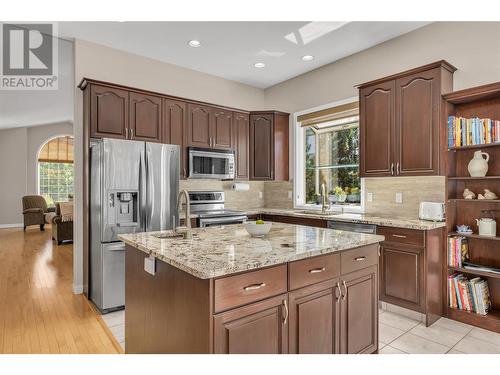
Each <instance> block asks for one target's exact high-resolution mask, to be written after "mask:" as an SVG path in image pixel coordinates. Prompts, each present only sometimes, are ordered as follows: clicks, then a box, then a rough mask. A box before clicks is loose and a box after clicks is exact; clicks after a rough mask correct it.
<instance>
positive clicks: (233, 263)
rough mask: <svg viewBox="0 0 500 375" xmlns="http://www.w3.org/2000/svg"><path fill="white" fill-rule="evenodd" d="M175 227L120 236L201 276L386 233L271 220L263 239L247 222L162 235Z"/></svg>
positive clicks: (284, 259) (254, 266)
mask: <svg viewBox="0 0 500 375" xmlns="http://www.w3.org/2000/svg"><path fill="white" fill-rule="evenodd" d="M171 233H172V231H162V232H147V233H134V234H122V235H119V236H118V238H119V239H120V240H122V241H123V242H125V243H126V244H128V245H131V246H133V247H135V248H137V249H139V250H141V251H143V252H145V253H146V254H150V255H153V256H154V257H155V258H157V259H159V260H161V261H164V262H165V263H168V264H170V265H172V266H174V267H176V268H179V269H181V270H183V271H185V272H187V273H190V274H191V275H194V276H196V277H198V278H200V279H210V278H215V277H220V276H225V275H229V274H232V273H237V272H242V271H248V270H255V269H258V268H262V267H268V266H273V265H277V264H283V263H287V262H290V261H294V260H299V259H304V258H309V257H313V256H317V255H321V254H328V253H335V252H340V251H344V250H348V249H351V248H355V247H359V246H365V245H371V244H375V243H378V242H381V241H383V240H384V236H379V235H371V234H362V233H354V232H346V231H340V230H333V229H323V228H314V227H308V226H302V225H290V224H282V223H273V225H272V227H271V231H270V232H269V234H268V235H267V236H266V237H265V238H252V237H250V235H249V234H248V232H247V231H246V229H245V227H244V226H243V225H241V224H240V225H229V226H214V227H208V228H196V229H193V230H192V233H193V238H192V239H189V240H185V239H182V238H165V239H160V238H158V237H156V236H155V235H158V234H171Z"/></svg>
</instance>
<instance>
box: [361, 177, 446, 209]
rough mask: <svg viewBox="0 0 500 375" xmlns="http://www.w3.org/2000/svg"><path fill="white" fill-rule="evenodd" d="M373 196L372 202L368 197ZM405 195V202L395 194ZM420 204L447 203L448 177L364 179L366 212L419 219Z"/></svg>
mask: <svg viewBox="0 0 500 375" xmlns="http://www.w3.org/2000/svg"><path fill="white" fill-rule="evenodd" d="M368 193H372V194H373V201H372V202H368V199H366V196H367V194H368ZM397 193H402V203H396V194H397ZM421 201H427V202H444V201H445V177H443V176H426V177H380V178H379V177H371V178H366V179H365V213H367V214H385V215H395V216H402V217H418V207H419V204H420V202H421Z"/></svg>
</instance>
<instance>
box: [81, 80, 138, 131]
mask: <svg viewBox="0 0 500 375" xmlns="http://www.w3.org/2000/svg"><path fill="white" fill-rule="evenodd" d="M128 108H129V107H128V91H126V90H120V89H116V88H112V87H106V86H99V85H94V84H92V85H91V87H90V136H91V137H95V138H103V137H106V138H122V139H125V138H127V133H128V116H129V113H128Z"/></svg>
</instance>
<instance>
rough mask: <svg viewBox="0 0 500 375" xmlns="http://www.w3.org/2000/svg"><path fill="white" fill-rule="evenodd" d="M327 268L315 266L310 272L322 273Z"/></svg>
mask: <svg viewBox="0 0 500 375" xmlns="http://www.w3.org/2000/svg"><path fill="white" fill-rule="evenodd" d="M325 269H326V268H325V267H321V268H313V269H312V270H309V273H320V272H323V271H324V270H325Z"/></svg>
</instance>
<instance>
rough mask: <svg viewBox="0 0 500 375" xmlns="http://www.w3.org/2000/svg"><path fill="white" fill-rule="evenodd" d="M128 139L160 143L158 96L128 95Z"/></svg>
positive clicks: (159, 106) (160, 107)
mask: <svg viewBox="0 0 500 375" xmlns="http://www.w3.org/2000/svg"><path fill="white" fill-rule="evenodd" d="M129 113H130V120H129V127H130V134H129V135H130V139H132V140H136V141H145V142H161V130H162V129H161V128H162V114H161V113H162V104H161V98H160V97H159V96H153V95H147V94H141V93H136V92H131V93H130V94H129Z"/></svg>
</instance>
